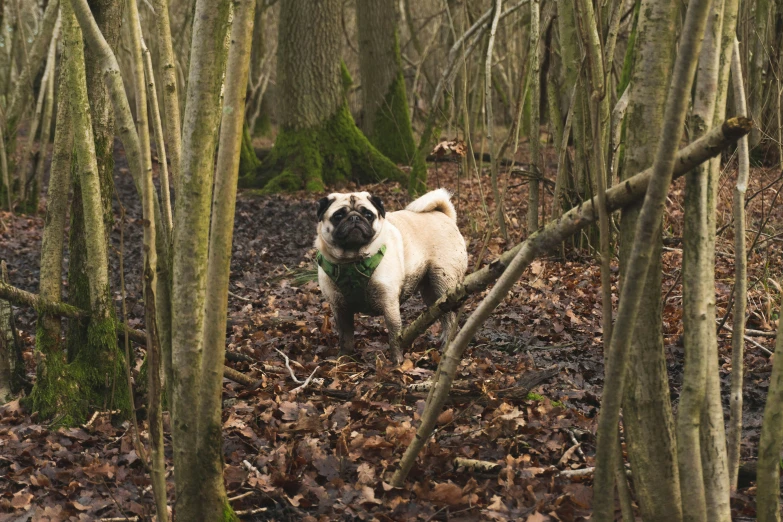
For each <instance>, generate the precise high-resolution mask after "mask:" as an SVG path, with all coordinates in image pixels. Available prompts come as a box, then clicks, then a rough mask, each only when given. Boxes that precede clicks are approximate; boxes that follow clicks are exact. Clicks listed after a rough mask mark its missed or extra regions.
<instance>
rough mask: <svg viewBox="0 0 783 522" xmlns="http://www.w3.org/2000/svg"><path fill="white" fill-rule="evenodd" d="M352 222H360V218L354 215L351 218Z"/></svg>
mask: <svg viewBox="0 0 783 522" xmlns="http://www.w3.org/2000/svg"><path fill="white" fill-rule="evenodd" d="M351 221H352V222H356V221H359V216H357V215H356V214H354V215H353V216H351Z"/></svg>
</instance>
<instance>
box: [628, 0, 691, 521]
mask: <svg viewBox="0 0 783 522" xmlns="http://www.w3.org/2000/svg"><path fill="white" fill-rule="evenodd" d="M641 12H642V13H644V15H643V16H641V17H640V18H639V21H638V25H637V28H636V48H635V53H634V54H635V63H634V64H633V66H632V67H631V68H630V70H629V72H628V74H629V79H630V76H631V75H632V77H633V80H632V81H631V83H630V92H629V94H628V97H629V99H628V108H627V113H626V127H625V129H626V131H625V132H626V138H625V139H626V141H625V149H624V150H625V154H624V165H623V167H622V169H621V180H622V181H625V180H626V179H628V178H629V177H631V176H632V175H633V174H634V173H636V172H639V171H641V170H643V169H645V168H647V167H648V166H650V165H652V163H653V159H654V155H655V144H656V140H657V137H658V136H659V135H660V132H661V129H662V128H663V108H664V103H665V101H666V90H667V86H668V85H669V83H670V81H671V76H672V67H673V64H674V50H675V44H676V39H675V38H676V34H675V33H674V32H672V31H669V28H670V27H673V26H674V25H675V22H676V19H677V17H678V16H679V3H678V2H677V0H665V1H661V0H642V2H641ZM633 52H634V51H633V50H629V53H633ZM652 78H655V79H656V80H655V81H650V79H652ZM641 207H642V202H641V201H639V202H637V203H635V204H633V205H630V206H628V207H626V208H625V209H623V212H622V220H621V222H620V277H621V281H624V279H625V274H626V271H627V269H628V258H629V256H630V254H631V247H632V245H633V239H634V233H635V231H636V221H637V218H638V216H639V212H640V210H641ZM652 242H653V244H652V247H653V248H652V255H651V256H650V268H649V271H648V273H647V281H646V283H645V285H644V291H643V293H642V296H641V303H642V305H641V307H640V308H639V314H638V316H637V318H636V327H635V329H634V334H633V341H632V342H631V350H632V353H631V356H630V364H629V366H628V379H627V381H626V385H625V397H624V404H623V424H624V426H625V430H626V431H625V433H626V438H627V442H628V455H629V458H630V461H631V466H632V469H633V470H634V485H635V489H636V498H637V500H638V501H639V507H640V510H641V513H642V517H643V518H644V519H645V520H648V519H649V520H671V521H675V520H680V519H681V518H682V510H681V506H680V500H679V499H680V484H679V473H678V471H677V463H676V461H675V459H674V457H673V456H674V455H675V454H676V451H675V445H676V441H675V438H674V419H673V417H672V407H671V402H670V399H669V378H668V375H667V371H666V354H665V352H664V345H663V330H662V326H661V325H662V318H661V317H662V301H661V274H662V268H661V250H662V248H663V244H662V241H661V225H659V226H658V227H657V229H656V230H655V233H654V234H653V237H652Z"/></svg>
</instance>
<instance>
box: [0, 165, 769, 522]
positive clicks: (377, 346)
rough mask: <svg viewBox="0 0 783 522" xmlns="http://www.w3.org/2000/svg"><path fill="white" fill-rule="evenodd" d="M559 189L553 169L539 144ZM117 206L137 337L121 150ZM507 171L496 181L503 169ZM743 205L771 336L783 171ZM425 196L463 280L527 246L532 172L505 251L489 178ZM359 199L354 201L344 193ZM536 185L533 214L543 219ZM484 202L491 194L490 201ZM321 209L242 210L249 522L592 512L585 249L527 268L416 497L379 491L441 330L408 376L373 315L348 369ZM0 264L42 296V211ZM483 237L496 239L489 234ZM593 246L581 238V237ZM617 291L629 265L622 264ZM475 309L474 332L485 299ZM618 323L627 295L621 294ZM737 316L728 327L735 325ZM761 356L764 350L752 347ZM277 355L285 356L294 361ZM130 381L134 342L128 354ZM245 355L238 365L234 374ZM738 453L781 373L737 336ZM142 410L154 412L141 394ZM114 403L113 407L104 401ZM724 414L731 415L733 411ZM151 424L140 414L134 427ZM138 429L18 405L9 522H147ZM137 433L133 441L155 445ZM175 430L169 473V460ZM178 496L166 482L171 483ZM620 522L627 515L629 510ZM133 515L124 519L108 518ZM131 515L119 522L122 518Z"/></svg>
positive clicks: (591, 261) (673, 363) (436, 444)
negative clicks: (449, 231)
mask: <svg viewBox="0 0 783 522" xmlns="http://www.w3.org/2000/svg"><path fill="white" fill-rule="evenodd" d="M546 157H547V166H546V171H547V176H548V177H549V178H550V179H551V178H553V177H554V172H555V170H556V159H555V158H554V156H553V155H552V153H551V151H548V152H547V155H546ZM117 165H118V166H117V169H116V176H115V184H116V191H115V192H116V195H117V198H115V211H116V215H119V203H118V201H121V202H122V204H123V205H124V206H125V209H126V212H127V222H126V223H124V224H121V223H120V222H119V220H118V221H117V222H116V223H115V225H114V227H113V230H112V234H111V237H112V242H113V244H114V246H115V250H114V251H113V252H112V259H111V263H112V265H113V270H112V277H113V278H114V281H113V285H114V286H113V288H114V292H115V297H116V299H117V305H118V307H119V304H120V297H119V296H120V290H119V269H118V266H119V265H118V255H117V252H118V249H119V247H120V244H119V234H120V227H121V226H122V227H124V234H125V241H124V247H125V248H124V250H125V251H124V264H125V267H126V274H125V275H126V277H125V280H126V283H127V291H128V299H127V302H128V310H129V317H130V319H129V324H130V325H131V326H133V327H135V328H142V327H143V321H142V314H143V304H142V302H141V284H140V268H141V234H142V229H141V222H140V205H139V201H138V197H137V196H136V194H135V191H134V188H133V184H132V182H131V181H130V177H129V175H128V172H127V169H126V168H124V167H123V165H125V161H124V157H123V156H122V153H121V152H120V151H118V152H117ZM735 175H736V168H735V165H734V163H730V164H729V167H728V168H726V171H725V173H724V176H723V178H722V180H721V188H720V196H719V200H720V209H719V213H718V227H719V228H721V229H722V227H723V225H725V224H727V223H729V222H730V220H731V211H730V209H731V192H732V188H733V180H734V177H735ZM505 176H506V174H505V173H504V177H505ZM752 180H753V181H752V183H751V187H750V189H749V191H748V195H749V196H751V195H753V194H756V195H755V196H754V197H753V198H752V199H751V201H750V203H749V217H748V229H749V237H750V238H753V237H755V232H756V231H758V229H759V225H760V223H761V222H762V221H763V220H764V219H767V218H768V217H769V220H768V222H766V223H765V224H763V225H762V226H763V230H762V232H763V234H762V235H760V236H759V238H758V242H757V243H756V245H755V248H754V249H753V250H752V251H751V253H750V262H749V270H748V272H749V276H750V284H749V313H750V319H749V323H748V326H749V327H750V328H754V329H758V330H765V331H773V330H774V328H775V326H776V322H777V321H776V319H777V310H778V302H779V300H780V294H781V291H780V287H779V286H778V283H777V282H776V280H779V279H780V276H781V268H783V265H782V264H781V252H782V251H783V239H782V238H781V237H777V236H776V234H779V233H780V232H781V229H783V205H781V204H779V203H777V194H778V193H779V191H780V190H781V189H782V188H783V183H781V178H780V175H779V172H778V171H776V170H773V169H772V168H764V167H756V168H754V169H753V171H752ZM429 185H430V187H431V188H435V187H438V186H443V187H446V188H448V189H450V190H451V191H453V192H454V200H455V205H456V207H457V211H458V214H459V226H460V229H461V230H462V232H463V234H464V235H465V238H466V240H467V241H468V250H469V255H470V261H469V271H473V270H475V269H476V268H478V267H479V264H484V263H487V262H489V261H491V260H492V259H494V258H495V257H497V256H498V255H499V254H500V253H501V252H502V251H503V250H505V249H506V248H508V247H510V246H511V245H513V244H514V243H516V242H518V241H520V240H521V239H524V235H525V234H524V228H525V226H524V223H525V216H526V208H527V184H526V178H524V177H522V176H521V175H519V174H511V175H510V177H509V178H508V182H507V195H506V199H505V201H506V208H507V217H508V223H509V241H508V242H506V241H503V240H502V239H499V234H498V233H492V234H487V232H486V230H487V224H488V214H487V210H486V209H485V207H484V205H483V203H482V201H483V200H485V201H486V202H487V205H488V207H486V208H488V210H489V215H491V214H492V209H494V204H493V202H492V197H491V189H490V183H489V176H488V174H485V175H483V176H481V180H480V182H479V180H478V179H477V178H476V176H475V174H473V175H463V176H459V175H458V168H457V166H456V165H454V164H444V163H441V164H430V172H429ZM353 188H354V187H347V188H346V189H347V190H350V189H353ZM683 188H684V181H683V180H679V181H678V182H676V183H675V185H674V187H673V188H672V191H671V193H670V198H669V200H668V205H667V206H668V212H667V217H666V223H665V228H664V235H665V238H666V241H665V242H666V245H667V246H666V249H665V252H664V255H663V261H664V283H663V286H662V288H661V292H662V295H664V297H665V309H664V341H665V346H666V357H667V364H668V368H669V375H670V379H671V399H672V403H673V405H674V409H675V412H676V409H677V403H678V398H679V388H680V383H681V378H682V368H683V347H682V341H681V334H682V319H681V318H682V287H681V284H680V278H679V274H680V269H681V261H682V251H681V243H680V241H679V238H680V237H681V233H682V217H683V207H682V200H683ZM362 189H363V190H369V191H371V192H373V193H374V194H377V195H379V196H380V197H381V198H382V199H383V201H384V204H385V206H386V208H387V209H388V210H396V209H400V208H403V207H404V206H405V205H406V204H407V202H408V196H407V193H406V191H405V190H404V189H403V188H402V187H399V186H397V185H394V184H377V185H372V186H363V187H362ZM550 189H551V187H550V186H546V187H545V190H544V191H542V193H544V194H546V197H545V205H544V210H543V212H542V215H543V216H549V215H550V214H551V202H552V198H551V190H550ZM482 194H484V195H485V196H486V198H482ZM318 197H320V195H314V194H304V193H302V194H292V195H280V196H264V197H260V196H256V195H253V194H250V193H241V194H240V195H239V199H238V202H237V209H236V228H235V234H234V255H233V259H232V267H231V268H232V274H231V284H230V291H231V294H230V296H229V318H228V328H227V330H228V336H229V339H228V343H229V344H228V351H229V352H230V353H231V354H234V356H233V357H232V358H231V359H232V361H231V362H228V363H227V364H229V365H231V366H232V367H233V368H235V369H236V370H239V371H240V372H242V373H244V374H245V375H247V376H249V377H251V378H253V379H257V380H258V381H259V382H260V385H259V386H258V387H257V388H255V389H252V390H251V389H248V388H246V387H244V386H242V385H240V384H237V383H235V382H232V381H229V380H225V381H224V393H223V398H224V412H223V419H224V424H223V428H224V430H223V434H224V453H225V462H226V468H225V479H226V486H227V489H228V492H229V496H230V497H231V498H232V505H233V506H234V508H235V509H236V510H238V511H240V512H245V513H246V514H245V515H243V519H247V520H324V521H326V520H380V521H386V520H423V521H424V520H451V521H456V520H527V521H544V520H561V521H578V520H585V519H586V518H587V517H589V516H590V513H591V496H592V488H591V475H590V474H589V473H586V474H583V475H582V476H581V478H579V477H572V478H567V477H565V476H563V475H562V474H561V472H562V471H564V470H578V469H585V468H589V467H590V466H592V465H593V463H594V452H595V430H596V424H597V422H596V421H597V413H598V408H599V405H600V399H601V390H602V378H603V363H602V359H603V353H602V347H601V326H600V324H601V299H600V274H599V268H598V266H599V265H598V262H597V260H596V258H595V256H594V254H593V253H592V252H591V251H590V250H589V249H587V248H583V249H579V250H574V249H568V250H566V251H565V252H566V253H565V255H563V252H560V253H552V255H551V256H550V257H546V258H542V259H539V260H537V261H535V262H534V263H533V265H532V266H531V267H530V269H529V270H528V271H527V272H526V273H525V274H524V275H523V276H522V278H521V279H520V281H519V282H518V283H517V284H516V285H515V286H514V288H513V291H512V292H511V294H510V295H509V296H508V297H507V298H506V299H505V300H504V302H503V303H502V304H501V305H500V306H499V307H498V308H497V310H496V312H495V313H494V314H493V315H492V317H491V318H490V320H489V321H487V323H486V324H485V325H484V326H483V328H482V329H481V330H480V331H479V333H478V335H476V337H475V339H474V340H473V342H472V343H471V345H470V347H469V348H468V350H467V352H466V355H465V358H464V360H463V362H462V365H461V367H460V369H459V375H458V379H459V382H458V383H457V386H456V387H457V388H459V389H460V392H459V393H458V394H457V395H455V396H454V398H453V400H452V401H451V402H450V404H449V405H448V406H447V409H446V411H444V412H443V413H442V415H441V416H440V418H439V423H438V427H437V429H436V431H435V433H434V435H433V437H432V439H431V440H430V442H429V443H428V444H427V446H426V447H425V449H424V451H423V452H422V454H421V455H420V457H419V459H418V461H417V464H416V466H415V467H414V469H413V471H412V472H411V474H410V476H409V478H408V481H407V483H406V486H405V488H404V489H395V488H392V487H391V486H389V484H388V482H389V480H390V477H391V473H393V471H394V470H395V469H396V467H397V464H398V462H399V459H400V457H401V456H402V453H403V451H404V450H405V448H406V446H407V444H408V442H409V441H410V440H411V438H412V437H413V434H414V433H415V428H416V426H417V425H418V421H419V418H420V415H421V413H422V407H423V404H424V397H425V395H424V394H423V393H419V392H415V391H412V390H411V389H410V388H409V385H410V384H412V383H418V382H423V381H426V380H427V379H429V378H430V377H431V376H432V374H433V371H434V370H435V368H436V366H437V362H438V360H439V350H438V348H437V345H436V334H437V329H438V327H437V326H436V327H433V328H432V329H431V330H430V332H428V333H427V334H426V335H424V336H423V337H421V338H419V339H418V340H417V341H416V343H415V344H414V346H413V348H412V349H411V350H409V351H408V353H406V358H405V362H404V363H403V365H402V366H401V367H399V368H395V367H393V366H392V365H391V364H390V363H389V360H388V352H387V349H386V347H387V336H386V332H385V329H384V326H383V321H382V320H381V319H380V318H375V317H361V318H359V320H358V321H357V327H356V334H357V335H356V345H357V349H358V353H359V355H358V356H357V358H355V359H347V358H340V359H338V358H337V334H336V332H335V330H334V329H333V327H332V326H331V323H330V313H329V310H328V308H327V306H326V305H325V304H324V302H323V299H322V296H321V294H320V292H319V290H318V286H317V284H316V283H315V282H312V281H308V282H304V283H303V284H299V283H302V281H301V280H302V279H306V278H305V277H302V276H303V274H304V273H305V272H306V269H312V267H313V258H314V253H315V251H314V249H313V247H312V243H313V239H314V236H315V226H316V218H315V201H316V200H317V199H318ZM0 218H1V219H2V222H3V223H4V225H5V226H4V228H3V231H2V234H0V258H2V259H4V260H5V261H6V262H7V263H8V267H9V272H10V282H11V283H12V284H13V285H15V286H18V287H20V288H23V289H25V290H29V291H32V292H37V290H38V266H39V256H40V241H41V233H42V227H43V212H39V214H38V215H35V216H34V215H16V216H12V215H10V214H8V213H5V214H2V215H0ZM732 233H733V231H732V228H731V227H730V226H729V227H727V228H726V229H725V231H723V232H722V234H721V235H720V237H719V240H718V241H719V242H718V255H717V267H716V280H717V288H716V290H717V302H718V312H719V316H723V314H724V313H725V309H726V305H727V302H728V299H729V295H730V293H731V290H732V284H733V279H734V278H733V257H732V256H733V247H732V241H733V239H732ZM485 237H491V239H490V240H489V242H488V243H487V244H486V245H484V238H485ZM584 237H586V236H584ZM612 269H613V280H614V282H615V284H616V282H617V281H616V279H617V274H618V270H617V264H616V260H615V261H614V262H613V265H612ZM480 297H481V296H474V297H473V298H471V299H470V300H469V301H468V304H467V305H466V307H465V310H464V314H463V318H464V317H465V316H466V315H467V314H469V313H471V311H472V310H473V309H474V308H475V307H476V305H477V303H478V302H479V300H480ZM614 299H615V303H614V304H615V309H616V306H617V302H616V299H617V297H616V287H615V298H614ZM422 310H423V305H422V303H421V301H420V299H419V298H418V297H415V298H413V299H412V300H411V301H409V302H408V303H406V304H405V305H404V307H403V322H404V323H407V322H409V321H411V320H412V319H413V318H414V317H416V315H417V314H418V313H419V312H420V311H422ZM15 313H16V320H17V328H18V330H19V332H20V336H21V340H22V342H23V345H24V346H23V348H24V358H25V361H26V363H27V374H28V377H29V378H30V379H31V380H33V379H34V377H35V360H36V359H35V356H34V353H33V346H34V331H35V328H34V321H35V315H34V312H33V311H32V310H30V309H25V308H16V309H15ZM728 324H729V325H730V324H731V321H729V323H728ZM754 341H756V342H757V343H759V344H760V345H761V346H762V347H765V348H766V349H768V350H772V349H773V345H774V339H771V338H765V337H755V338H754ZM719 342H720V364H721V367H720V374H721V381H722V388H723V390H722V391H723V402H724V406H725V409H726V412H728V385H729V380H730V373H731V364H730V360H731V336H730V333H729V332H727V331H722V332H720V335H719ZM276 350H279V351H280V352H282V353H285V354H286V355H287V356H288V357H290V359H291V361H292V366H291V368H292V371H293V373H295V374H296V376H297V377H298V379H300V380H304V379H305V378H306V377H308V376H309V375H311V373H312V372H313V371H314V370H315V378H316V379H319V380H314V381H313V382H311V383H310V384H309V385H308V386H307V387H306V388H305V389H304V390H302V391H301V392H299V393H297V394H292V393H290V392H291V390H293V389H295V388H297V387H298V386H299V384H297V383H296V382H294V381H293V380H292V378H291V375H290V373H289V371H288V370H287V369H286V366H285V363H284V359H283V357H281V355H280V353H278V351H276ZM135 351H136V354H137V356H138V357H137V364H136V370H138V367H139V366H140V364H141V363H140V361H141V358H142V357H141V356H142V355H143V349H142V348H141V347H136V348H135ZM240 359H241V360H240ZM745 365H746V380H745V412H744V417H745V418H744V433H743V445H742V457H743V460H749V461H752V460H753V459H754V458H755V453H756V448H757V444H758V438H759V431H760V425H761V412H762V411H763V406H764V398H765V394H766V389H767V386H768V382H769V374H770V369H771V364H770V359H769V356H768V355H767V354H766V353H764V351H762V349H761V348H759V347H758V346H755V345H752V344H747V351H746V355H745ZM542 370H551V372H550V375H551V377H549V378H547V379H546V380H545V381H544V382H541V383H540V384H537V385H536V386H535V387H534V388H533V389H529V386H527V385H526V384H525V383H526V381H525V376H526V375H528V376H529V375H531V374H532V372H535V371H542ZM136 401H137V402H136V404H137V407H138V409H139V415H140V417H142V419H143V416H144V407H143V406H142V405H143V402H144V398H143V396H141V395H137V397H136ZM105 409H106V410H110V409H111V408H110V405H107V406H106V408H105ZM727 415H728V413H727ZM144 426H146V422H142V427H144ZM130 430H131V428H130V425H129V423H128V422H114V423H112V419H111V418H110V415H108V414H106V413H104V414H102V415H99V416H97V417H95V418H94V419H92V420H91V422H89V423H88V424H85V425H83V426H76V427H69V428H63V427H60V428H55V427H52V426H51V425H50V424H49V423H48V422H47V421H44V420H43V419H39V418H38V417H37V416H36V415H35V414H33V413H31V412H29V411H26V410H25V409H24V407H23V406H21V405H20V402H19V401H18V400H16V401H13V402H11V403H9V404H7V405H5V406H2V407H0V521H27V520H35V521H60V520H100V519H102V518H103V519H108V518H112V517H114V518H113V520H127V519H130V520H133V519H134V518H133V517H138V518H137V519H138V520H151V518H152V515H153V514H154V503H153V498H152V493H151V490H150V487H149V484H150V481H149V478H148V475H147V473H146V472H145V470H144V466H143V465H142V462H141V461H140V460H139V458H138V456H137V455H136V453H135V451H134V450H133V444H132V442H131V432H130ZM144 437H146V431H144V432H143V438H144ZM168 437H169V436H168V430H167V456H168V459H167V466H168V468H169V469H171V466H172V460H171V453H170V451H171V448H170V439H169V438H168ZM455 457H463V458H470V459H478V460H482V461H490V462H493V463H496V464H497V467H496V468H495V469H492V470H489V471H485V472H481V471H475V470H470V469H465V468H464V467H456V466H455ZM169 494H170V500H171V496H172V495H173V483H172V481H171V479H170V481H169ZM753 496H754V486H753V484H752V482H749V481H747V480H743V483H742V484H741V488H740V490H739V492H737V493H735V494H733V495H732V510H733V512H734V515H735V516H736V517H737V518H739V519H741V518H746V517H747V518H752V517H754V516H755V509H754V501H753ZM618 516H619V515H618ZM117 517H121V518H117ZM125 517H127V518H125Z"/></svg>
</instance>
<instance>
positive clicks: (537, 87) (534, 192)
mask: <svg viewBox="0 0 783 522" xmlns="http://www.w3.org/2000/svg"><path fill="white" fill-rule="evenodd" d="M539 7H540V6H539V2H538V0H531V2H530V87H531V88H530V166H531V168H532V170H533V176H532V177H531V178H530V181H529V182H528V198H527V233H528V235H530V234H532V233H533V232H535V231H536V230H538V205H539V203H540V202H539V187H540V186H541V183H540V182H539V179H538V176H540V175H541V169H540V165H541V156H540V152H539V149H540V148H541V132H540V129H539V125H540V122H541V119H540V116H539V107H540V105H541V104H540V99H541V73H540V72H539V65H540V61H541V57H540V54H541V53H540V51H539V44H540V39H541V35H540V30H539V26H540V23H539V16H540V14H539ZM572 9H573V7H572ZM501 217H502V216H498V218H499V219H500V218H501Z"/></svg>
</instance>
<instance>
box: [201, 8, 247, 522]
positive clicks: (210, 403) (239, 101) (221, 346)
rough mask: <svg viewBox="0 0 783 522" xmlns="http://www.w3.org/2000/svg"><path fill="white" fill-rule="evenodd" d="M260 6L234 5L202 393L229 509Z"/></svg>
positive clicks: (205, 456) (209, 446)
mask: <svg viewBox="0 0 783 522" xmlns="http://www.w3.org/2000/svg"><path fill="white" fill-rule="evenodd" d="M255 3H256V2H255V0H242V1H236V2H235V3H234V9H235V11H234V23H233V24H232V27H231V47H230V48H229V51H228V62H227V65H226V81H225V85H224V90H223V92H224V99H223V112H222V113H223V118H222V122H221V125H220V145H219V148H218V157H217V167H216V170H215V195H214V198H213V205H212V208H213V215H212V223H211V231H210V235H209V260H208V267H207V283H206V284H207V289H206V300H205V305H206V310H205V319H204V356H203V359H202V363H201V376H202V378H201V389H200V392H199V393H200V395H199V423H198V425H199V431H200V435H199V436H200V441H199V443H200V459H201V460H202V462H206V463H207V465H208V466H214V467H215V473H214V474H213V475H212V477H211V480H212V483H207V488H209V489H212V488H214V489H217V490H220V491H221V492H222V493H221V494H222V500H223V502H224V504H225V506H226V508H227V506H228V504H227V501H226V497H225V490H224V489H223V488H224V486H223V474H222V471H223V468H222V464H223V451H222V449H223V448H222V441H221V439H220V433H221V428H222V422H221V413H222V402H221V394H222V391H223V388H222V383H223V368H224V366H223V360H224V358H225V349H226V317H227V307H228V280H229V273H230V265H231V245H232V238H233V232H234V209H235V204H236V191H237V178H238V171H239V150H240V147H241V144H242V134H243V133H242V129H243V126H244V120H245V118H244V115H245V96H246V92H247V79H248V70H249V65H250V63H249V62H250V47H251V44H252V40H253V21H254V16H253V15H254V11H255ZM196 487H203V484H197V485H196ZM227 509H229V510H230V508H227Z"/></svg>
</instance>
